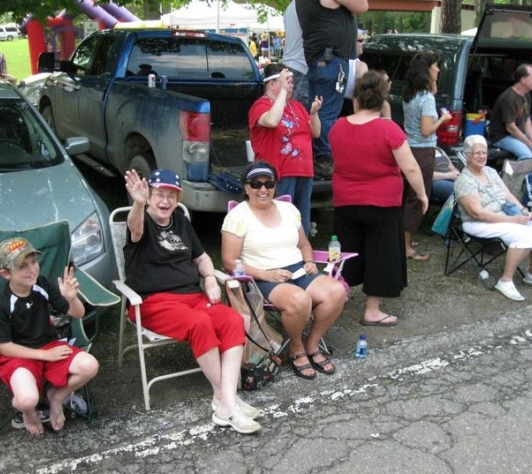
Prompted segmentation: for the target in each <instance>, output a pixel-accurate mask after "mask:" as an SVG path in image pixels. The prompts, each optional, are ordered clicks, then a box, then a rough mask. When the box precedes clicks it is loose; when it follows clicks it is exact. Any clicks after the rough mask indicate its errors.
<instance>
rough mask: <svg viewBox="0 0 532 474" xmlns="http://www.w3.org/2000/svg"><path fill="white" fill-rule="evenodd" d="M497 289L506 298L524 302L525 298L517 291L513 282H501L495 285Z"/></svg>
mask: <svg viewBox="0 0 532 474" xmlns="http://www.w3.org/2000/svg"><path fill="white" fill-rule="evenodd" d="M495 289H496V290H497V291H498V292H499V293H502V294H503V295H504V296H506V298H508V299H510V300H513V301H524V300H525V297H524V296H523V295H522V294H521V293H519V292H518V291H517V288H516V287H515V285H514V282H513V281H502V280H499V281H498V282H497V284H496V285H495Z"/></svg>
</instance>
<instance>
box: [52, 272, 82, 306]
mask: <svg viewBox="0 0 532 474" xmlns="http://www.w3.org/2000/svg"><path fill="white" fill-rule="evenodd" d="M57 284H58V285H59V291H60V293H61V295H63V297H64V298H65V299H66V300H67V301H69V302H70V301H72V300H73V299H74V298H76V297H77V296H78V290H79V283H78V280H77V278H75V277H74V268H73V267H70V268H69V267H68V266H66V267H65V270H64V272H63V278H62V279H61V277H57Z"/></svg>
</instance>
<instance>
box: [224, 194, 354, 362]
mask: <svg viewBox="0 0 532 474" xmlns="http://www.w3.org/2000/svg"><path fill="white" fill-rule="evenodd" d="M275 200H277V201H284V202H292V198H291V196H290V195H289V194H283V195H281V196H277V197H276V198H275ZM238 204H239V202H238V201H234V200H231V201H229V202H228V203H227V212H229V211H231V210H232V209H233V208H234V207H235V206H237V205H238ZM357 255H358V254H357V253H353V252H342V255H341V257H340V258H339V259H338V260H336V261H335V262H329V260H328V258H329V252H328V251H327V250H314V251H313V256H312V260H313V261H314V263H315V264H316V265H317V266H318V268H320V267H322V270H323V271H324V272H325V273H327V274H328V275H329V276H331V278H334V279H335V280H341V281H343V279H342V270H343V268H344V264H345V262H346V261H347V260H349V259H350V258H353V257H356V256H357ZM216 278H217V279H218V281H219V282H220V283H222V285H225V281H226V280H227V279H228V278H229V277H228V276H227V275H226V274H225V276H224V274H223V273H222V272H216ZM233 278H234V277H233ZM248 278H249V277H248ZM236 279H238V277H237V278H236ZM264 309H265V311H266V312H267V313H268V314H269V315H270V316H272V317H273V318H274V319H275V320H276V321H278V322H281V313H280V311H279V310H278V309H277V308H276V307H275V306H274V305H273V304H272V303H270V302H269V301H268V300H266V299H265V300H264ZM303 334H304V335H306V334H307V332H306V331H305V332H304V333H303ZM289 343H290V339H289V338H285V339H284V341H283V344H282V346H281V349H280V350H279V351H278V354H281V353H282V352H283V351H284V349H286V348H287V347H288V345H289ZM319 347H320V349H321V350H322V351H324V352H325V353H326V354H328V355H331V354H332V351H333V348H332V347H331V346H328V345H327V344H326V343H325V340H324V339H323V338H322V339H321V341H320V344H319Z"/></svg>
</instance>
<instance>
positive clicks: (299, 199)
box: [276, 176, 314, 237]
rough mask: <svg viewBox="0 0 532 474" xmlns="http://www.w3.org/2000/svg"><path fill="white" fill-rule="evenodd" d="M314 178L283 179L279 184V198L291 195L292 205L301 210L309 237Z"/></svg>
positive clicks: (303, 223) (302, 221)
mask: <svg viewBox="0 0 532 474" xmlns="http://www.w3.org/2000/svg"><path fill="white" fill-rule="evenodd" d="M313 184H314V181H313V179H312V178H299V177H296V176H294V177H290V176H288V177H286V178H281V180H280V181H279V182H278V183H277V187H276V193H277V196H282V195H283V194H290V196H292V204H293V205H294V206H296V207H297V208H298V209H299V212H300V213H301V224H302V225H303V230H304V231H305V235H306V236H307V237H308V235H309V232H310V196H311V195H312V185H313Z"/></svg>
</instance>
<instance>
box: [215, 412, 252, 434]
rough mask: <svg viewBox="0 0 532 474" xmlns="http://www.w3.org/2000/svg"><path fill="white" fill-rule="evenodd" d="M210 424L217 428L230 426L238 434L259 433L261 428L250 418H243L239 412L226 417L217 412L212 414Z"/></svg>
mask: <svg viewBox="0 0 532 474" xmlns="http://www.w3.org/2000/svg"><path fill="white" fill-rule="evenodd" d="M212 422H213V423H214V424H215V425H218V426H230V427H231V428H233V429H234V430H235V431H237V432H238V433H242V434H251V433H255V432H256V431H259V430H260V429H261V426H260V425H259V424H258V423H257V422H256V421H254V420H252V419H251V418H248V417H247V416H244V415H243V414H242V413H240V412H239V411H235V412H234V413H233V414H232V415H226V414H224V413H222V412H221V411H219V410H216V411H215V412H214V413H213V414H212Z"/></svg>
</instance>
